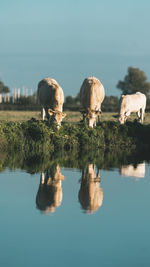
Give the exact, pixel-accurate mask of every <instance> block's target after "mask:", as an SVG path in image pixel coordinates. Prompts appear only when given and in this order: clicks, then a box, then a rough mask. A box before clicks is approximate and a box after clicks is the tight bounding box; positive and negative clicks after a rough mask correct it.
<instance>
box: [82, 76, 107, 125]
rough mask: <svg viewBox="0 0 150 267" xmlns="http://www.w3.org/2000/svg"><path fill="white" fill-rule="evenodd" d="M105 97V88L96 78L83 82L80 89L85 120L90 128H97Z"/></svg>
mask: <svg viewBox="0 0 150 267" xmlns="http://www.w3.org/2000/svg"><path fill="white" fill-rule="evenodd" d="M104 97H105V91H104V87H103V85H102V84H101V82H100V81H99V80H98V79H97V78H95V77H94V76H92V77H89V78H87V79H85V80H84V81H83V84H82V86H81V89H80V98H81V104H82V107H83V111H82V113H83V120H85V119H86V121H87V123H88V126H89V127H92V128H93V126H96V119H97V117H99V116H100V113H101V104H102V102H103V100H104Z"/></svg>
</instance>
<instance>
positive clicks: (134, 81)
mask: <svg viewBox="0 0 150 267" xmlns="http://www.w3.org/2000/svg"><path fill="white" fill-rule="evenodd" d="M117 88H119V89H121V90H122V93H123V94H125V95H126V94H134V93H136V92H141V93H143V94H145V95H147V96H148V95H149V93H150V83H149V82H147V77H146V75H145V73H144V71H142V70H140V69H138V68H133V67H129V68H128V74H127V75H126V76H125V78H124V81H119V82H118V84H117Z"/></svg>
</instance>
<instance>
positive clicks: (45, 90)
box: [38, 78, 64, 111]
mask: <svg viewBox="0 0 150 267" xmlns="http://www.w3.org/2000/svg"><path fill="white" fill-rule="evenodd" d="M38 99H39V102H40V104H41V105H43V106H44V107H48V108H51V109H53V110H58V111H62V106H63V103H64V93H63V90H62V88H61V87H60V86H59V84H58V83H57V82H56V81H55V80H54V79H51V78H45V79H43V80H41V81H40V82H39V84H38Z"/></svg>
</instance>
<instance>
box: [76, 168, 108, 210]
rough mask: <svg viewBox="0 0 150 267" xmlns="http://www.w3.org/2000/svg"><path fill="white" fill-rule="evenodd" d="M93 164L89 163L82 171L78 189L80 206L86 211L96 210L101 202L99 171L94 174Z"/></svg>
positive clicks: (101, 192)
mask: <svg viewBox="0 0 150 267" xmlns="http://www.w3.org/2000/svg"><path fill="white" fill-rule="evenodd" d="M95 168H96V167H95V165H94V164H89V165H88V167H87V168H86V169H85V170H83V171H82V179H81V187H80V190H79V195H78V197H79V201H80V204H81V206H82V208H83V209H84V210H85V211H87V212H88V213H92V212H94V211H96V210H97V209H98V208H99V207H101V205H102V203H103V191H102V188H101V187H100V175H99V171H98V173H97V175H96V173H95V172H96V170H95Z"/></svg>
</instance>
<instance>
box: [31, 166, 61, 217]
mask: <svg viewBox="0 0 150 267" xmlns="http://www.w3.org/2000/svg"><path fill="white" fill-rule="evenodd" d="M64 178H65V177H64V176H63V175H62V174H61V172H60V167H59V165H58V164H57V165H54V166H53V167H52V168H50V169H49V170H47V171H46V172H42V173H41V178H40V185H39V190H38V192H37V196H36V205H37V208H38V209H39V210H41V211H42V212H43V213H49V212H54V211H55V209H56V208H57V207H59V206H60V205H61V202H62V196H63V193H62V180H64Z"/></svg>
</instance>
